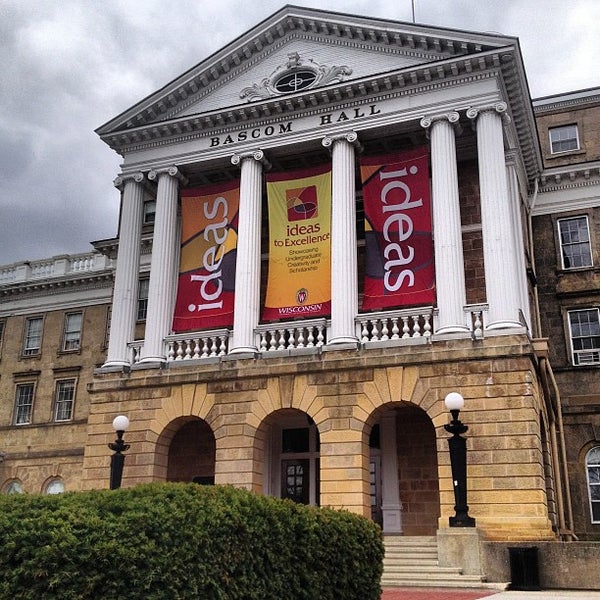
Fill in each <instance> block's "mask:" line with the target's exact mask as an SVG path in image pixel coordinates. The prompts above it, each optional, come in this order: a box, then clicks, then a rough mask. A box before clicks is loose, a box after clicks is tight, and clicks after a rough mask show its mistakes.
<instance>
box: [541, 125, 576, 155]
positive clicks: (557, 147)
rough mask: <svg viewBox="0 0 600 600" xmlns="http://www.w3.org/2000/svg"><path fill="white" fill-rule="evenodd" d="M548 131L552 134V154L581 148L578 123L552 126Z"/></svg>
mask: <svg viewBox="0 0 600 600" xmlns="http://www.w3.org/2000/svg"><path fill="white" fill-rule="evenodd" d="M548 133H549V134H550V151H551V152H552V154H558V153H559V152H569V151H571V150H579V134H578V132H577V125H562V126H560V127H551V128H550V129H549V130H548Z"/></svg>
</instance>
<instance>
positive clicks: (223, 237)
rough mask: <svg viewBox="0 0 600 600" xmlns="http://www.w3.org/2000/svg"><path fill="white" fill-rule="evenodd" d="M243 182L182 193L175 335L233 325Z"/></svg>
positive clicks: (183, 191) (174, 320) (174, 323)
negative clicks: (241, 185) (238, 229)
mask: <svg viewBox="0 0 600 600" xmlns="http://www.w3.org/2000/svg"><path fill="white" fill-rule="evenodd" d="M239 185H240V184H239V181H233V182H228V183H226V184H219V185H215V186H207V187H203V188H198V189H188V190H182V192H181V259H180V267H179V285H178V288H177V301H176V303H175V315H174V317H173V331H174V332H175V333H178V332H181V331H193V330H199V329H214V328H219V327H230V326H231V325H233V299H234V291H235V260H236V248H237V225H238V222H237V220H238V209H239V202H240V187H239Z"/></svg>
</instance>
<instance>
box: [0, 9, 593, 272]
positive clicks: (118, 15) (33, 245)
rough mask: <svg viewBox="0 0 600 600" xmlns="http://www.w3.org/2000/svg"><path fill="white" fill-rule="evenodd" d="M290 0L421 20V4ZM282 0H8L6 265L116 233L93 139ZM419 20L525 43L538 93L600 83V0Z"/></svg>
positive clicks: (1, 176)
mask: <svg viewBox="0 0 600 600" xmlns="http://www.w3.org/2000/svg"><path fill="white" fill-rule="evenodd" d="M290 3H291V4H297V5H302V6H309V7H310V6H312V7H316V8H327V9H329V10H333V11H338V12H348V13H355V14H360V15H367V16H374V17H381V18H390V19H396V20H399V21H411V19H412V15H411V0H368V1H367V0H354V1H353V0H328V2H326V3H323V2H319V1H317V0H312V1H308V2H305V1H303V0H295V1H290ZM284 4H285V2H282V1H277V0H259V1H257V2H248V0H171V1H170V2H166V1H165V0H0V59H1V61H2V69H1V70H0V265H2V264H4V265H5V264H8V263H12V262H17V261H22V260H35V259H39V258H45V257H50V256H53V255H56V254H66V253H68V254H75V253H79V252H88V251H90V250H91V246H90V245H89V242H90V241H92V240H98V239H102V238H108V237H114V236H115V235H116V233H117V218H118V204H119V194H118V192H117V190H116V189H115V188H114V187H113V185H112V181H113V179H114V178H115V177H116V175H117V174H118V172H119V158H120V157H119V156H118V155H117V154H116V153H114V152H113V151H112V150H111V149H110V148H109V147H108V146H106V145H105V144H104V143H103V142H101V141H100V139H99V138H98V137H97V136H96V134H95V133H94V129H96V128H97V127H99V126H100V125H102V124H104V123H105V122H106V121H108V120H110V119H111V118H113V117H114V116H116V115H117V114H119V113H121V112H122V111H123V110H125V109H127V108H129V107H130V106H132V105H133V104H135V103H136V102H137V101H139V100H141V99H142V98H144V97H145V96H147V95H148V94H150V93H152V92H153V91H155V90H157V89H158V88H160V87H162V86H163V85H164V84H165V83H167V82H169V81H171V80H172V79H174V78H175V77H177V76H178V75H180V74H181V73H183V72H184V71H186V70H187V69H189V68H190V67H192V66H193V65H195V64H197V63H198V62H200V61H201V60H203V59H204V58H206V57H207V56H208V55H210V54H212V53H213V52H215V51H216V50H218V49H219V48H221V47H223V46H224V45H226V44H227V43H228V42H229V41H231V40H233V39H234V38H236V37H237V36H239V35H240V34H242V33H243V32H244V31H246V30H247V29H248V28H250V27H252V26H254V25H256V24H257V23H259V22H260V21H262V20H263V19H264V18H266V17H268V16H269V15H270V14H272V13H274V12H275V11H277V10H279V9H280V8H281V7H282V6H283V5H284ZM415 12H416V21H417V22H418V23H427V24H432V25H439V26H443V27H449V28H457V29H466V30H473V31H489V32H497V33H501V34H505V35H511V36H517V37H519V38H520V42H521V50H522V52H523V56H524V61H525V67H526V70H527V73H528V80H529V86H530V90H531V94H532V96H533V97H541V96H546V95H550V94H555V93H560V92H565V91H569V90H577V89H583V88H589V87H595V86H600V65H599V63H600V0H567V1H565V0H415Z"/></svg>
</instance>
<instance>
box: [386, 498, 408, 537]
mask: <svg viewBox="0 0 600 600" xmlns="http://www.w3.org/2000/svg"><path fill="white" fill-rule="evenodd" d="M381 513H382V515H383V533H384V534H387V535H401V534H402V533H403V531H402V508H401V506H400V504H390V505H387V506H382V507H381Z"/></svg>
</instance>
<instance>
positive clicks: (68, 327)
mask: <svg viewBox="0 0 600 600" xmlns="http://www.w3.org/2000/svg"><path fill="white" fill-rule="evenodd" d="M82 321H83V313H80V312H77V313H68V314H66V315H65V330H64V333H63V345H62V349H63V350H64V351H65V352H68V351H70V350H79V347H80V345H81V324H82Z"/></svg>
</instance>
